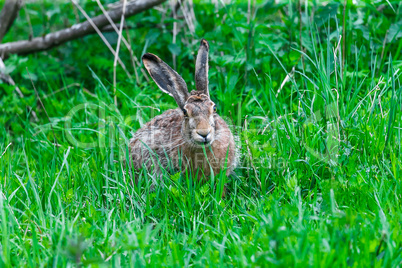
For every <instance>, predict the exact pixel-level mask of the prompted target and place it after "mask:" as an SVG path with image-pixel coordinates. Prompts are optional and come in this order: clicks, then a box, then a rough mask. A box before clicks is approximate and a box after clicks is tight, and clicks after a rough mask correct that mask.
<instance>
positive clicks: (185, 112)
mask: <svg viewBox="0 0 402 268" xmlns="http://www.w3.org/2000/svg"><path fill="white" fill-rule="evenodd" d="M181 110H182V112H183V114H184V117H188V114H187V110H186V109H181Z"/></svg>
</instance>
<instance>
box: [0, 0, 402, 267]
mask: <svg viewBox="0 0 402 268" xmlns="http://www.w3.org/2000/svg"><path fill="white" fill-rule="evenodd" d="M45 3H47V5H48V6H49V7H51V8H54V7H55V4H53V3H50V2H49V3H48V2H45ZM381 5H382V4H380V3H377V2H375V3H374V4H371V3H360V2H359V3H358V4H357V5H355V4H352V3H349V6H348V13H347V14H349V17H347V18H346V25H345V31H343V29H342V23H341V22H342V21H343V17H342V6H341V5H340V3H339V4H337V3H334V4H331V5H321V4H317V5H313V3H310V2H308V1H306V2H305V3H302V7H301V11H302V32H301V33H300V31H299V23H298V20H299V13H298V11H297V6H296V5H295V3H293V2H292V1H289V2H288V1H286V2H283V3H282V2H281V3H278V4H275V3H273V1H272V2H271V1H268V2H263V3H255V2H252V3H250V8H248V6H247V5H244V4H243V2H239V3H231V4H223V3H222V2H219V3H215V2H211V3H208V4H201V3H196V4H195V5H194V11H195V14H196V18H197V20H198V22H197V24H196V33H195V35H191V34H190V33H189V32H188V30H187V29H186V24H185V23H184V22H180V23H179V27H180V28H179V29H181V30H180V31H179V33H178V38H177V40H178V44H177V45H176V46H170V47H168V46H169V44H170V43H169V40H170V39H171V33H170V32H169V30H170V28H171V27H172V25H171V24H172V23H170V21H167V22H166V20H169V19H167V18H165V21H163V18H164V16H165V15H163V14H164V13H161V12H160V11H158V10H152V11H150V12H148V13H146V14H143V15H140V16H139V17H137V18H135V19H133V20H132V22H133V23H135V22H136V21H145V22H154V21H158V22H159V21H161V22H160V23H158V25H162V24H163V23H165V24H163V25H165V27H167V29H166V28H163V27H162V28H160V29H149V27H145V28H141V26H138V27H139V28H136V29H135V30H131V31H130V36H132V37H133V38H135V40H137V41H136V42H138V43H137V44H133V51H134V52H135V53H137V54H138V55H137V56H140V54H141V53H143V51H145V50H147V51H150V52H153V53H156V54H159V55H160V56H161V58H163V59H165V60H166V61H167V62H168V63H171V61H170V60H171V59H172V53H173V54H174V53H176V50H177V49H179V50H180V53H178V54H177V55H175V57H176V63H177V69H178V72H179V73H180V74H182V75H183V77H184V78H185V80H186V81H187V83H188V85H189V88H192V87H193V85H194V84H193V82H192V81H193V77H192V74H193V71H194V64H193V60H194V54H193V53H194V51H196V48H197V45H198V39H199V38H201V37H205V38H206V39H208V40H209V41H210V44H211V53H212V55H211V61H210V72H209V73H210V91H211V95H212V99H213V100H214V101H215V102H216V103H217V105H218V113H219V114H221V115H222V116H223V117H224V118H225V119H226V121H227V122H228V123H230V124H231V125H232V126H233V132H234V133H235V134H236V135H237V136H238V146H239V152H240V158H239V165H238V167H237V169H236V170H235V175H234V176H231V177H229V178H226V177H225V176H223V175H222V174H215V176H214V177H213V179H212V180H211V181H210V182H209V183H205V184H201V183H198V182H197V181H196V180H195V179H193V176H191V174H188V173H186V172H184V173H180V171H172V170H166V171H165V172H164V175H163V176H162V179H161V180H159V179H158V178H156V177H155V176H154V175H153V173H152V172H148V171H147V170H146V169H144V170H141V171H139V172H133V171H130V168H129V167H128V166H127V164H126V163H127V161H124V160H127V157H128V156H127V152H128V143H127V141H128V139H130V137H131V132H132V131H135V130H136V129H138V128H139V127H140V126H141V124H143V123H145V122H147V121H148V120H149V119H150V118H152V117H153V116H155V115H157V114H160V113H162V112H163V111H165V110H167V109H169V108H175V104H174V101H173V100H172V99H171V98H170V97H168V96H165V95H163V93H162V92H160V91H158V90H157V87H156V86H155V84H154V83H152V82H147V81H146V80H145V79H144V77H142V78H141V79H142V80H141V81H134V82H133V81H132V80H130V79H127V77H126V76H125V74H124V73H123V72H120V73H117V84H116V99H117V103H118V105H117V106H116V105H115V102H114V97H115V96H114V95H113V89H114V83H112V82H110V81H112V77H113V76H112V68H111V66H113V57H112V56H111V55H109V54H108V53H107V50H106V49H105V48H102V47H101V46H102V44H101V41H99V40H98V39H97V38H96V37H95V36H94V37H90V38H85V39H84V40H83V41H77V42H73V43H72V44H68V45H66V46H65V47H60V48H59V50H60V51H61V52H57V51H51V52H48V54H46V53H42V54H38V55H35V56H27V57H12V58H10V59H9V60H8V61H7V62H6V65H7V64H8V65H12V64H16V65H17V64H18V66H17V67H16V71H15V72H14V73H12V75H14V76H15V77H16V78H21V79H20V87H21V88H22V89H24V93H25V94H26V98H25V99H22V100H21V99H17V98H16V97H13V96H12V95H11V93H10V95H9V97H4V98H3V99H2V103H3V104H2V106H3V107H5V106H7V108H2V109H3V110H4V115H3V117H0V118H1V120H2V125H1V126H0V140H1V143H0V155H1V157H0V192H1V194H0V219H1V224H0V226H1V227H0V232H1V254H0V256H1V258H0V262H1V266H5V267H11V266H15V267H24V266H31V267H37V266H54V267H58V266H61V267H65V266H69V267H74V266H77V267H78V266H82V265H84V266H91V267H98V266H113V267H119V266H156V267H160V266H239V267H242V266H271V265H272V266H301V267H305V266H315V267H339V266H342V267H346V266H359V267H365V266H375V267H382V266H384V267H398V266H400V265H401V261H402V239H401V238H402V233H401V228H400V224H401V221H402V206H401V192H402V189H401V175H400V174H402V173H401V169H402V158H401V116H402V113H401V107H402V106H401V104H402V102H401V85H400V74H401V71H400V67H401V66H402V65H401V63H402V61H401V59H400V56H399V55H400V48H401V42H402V41H401V40H402V39H401V38H400V37H398V36H399V33H398V32H396V33H394V36H393V37H392V39H389V37H388V39H387V37H386V33H387V32H388V33H387V35H389V34H390V32H391V33H392V31H391V30H392V29H394V26H393V25H399V24H398V23H399V22H398V21H400V18H401V6H400V4H398V3H396V2H391V1H389V4H384V5H383V6H381ZM27 6H28V7H27V8H28V9H29V8H32V9H33V10H35V8H36V7H35V6H34V4H31V5H27ZM60 6H61V7H63V5H61V4H60ZM379 6H381V8H382V9H383V10H382V11H381V12H379V11H376V10H377V9H376V8H379ZM391 7H392V8H391ZM65 8H67V7H65ZM87 8H89V7H87ZM163 8H164V10H165V11H166V12H167V13H166V14H169V12H170V8H169V6H164V7H163ZM393 9H395V12H394V11H392V10H393ZM389 14H391V15H389ZM387 15H388V17H387ZM72 18H74V17H72ZM369 21H376V22H381V23H382V24H379V25H380V26H379V27H375V26H372V25H371V24H368V23H369ZM18 23H19V24H17V25H16V27H17V29H18V27H22V28H23V27H24V26H23V25H22V24H23V21H19V22H18ZM166 25H167V26H166ZM356 29H360V30H356ZM343 32H345V33H346V36H342V34H343ZM366 35H368V38H369V40H366V39H365V36H366ZM115 37H116V36H109V38H110V39H111V40H113V38H115ZM300 37H302V40H300ZM366 37H367V36H366ZM9 38H11V37H9ZM384 39H385V40H386V41H387V42H386V46H384V47H382V46H381V45H382V44H383V42H384ZM157 40H159V41H157ZM343 40H345V41H343ZM299 41H300V42H299ZM81 42H83V43H84V44H86V45H88V46H87V47H86V46H83V45H82V43H81ZM343 42H344V43H345V49H343V48H342V44H343ZM300 43H301V44H302V45H301V46H300ZM89 44H92V45H89ZM85 47H86V48H85ZM95 51H96V53H97V55H99V56H98V57H96V59H94V56H93V54H91V52H95ZM343 51H345V53H346V55H343V54H342V53H343ZM121 53H122V55H121V58H122V60H123V61H124V60H129V59H130V55H129V53H127V55H125V54H124V51H121ZM70 54H71V55H72V56H71V57H73V58H72V59H69V58H63V60H64V61H62V62H59V63H56V62H57V61H56V60H55V57H56V56H57V55H59V56H60V57H63V55H70ZM78 55H81V57H82V59H81V60H80V61H79V62H78V63H77V59H74V57H80V56H78ZM343 58H344V59H345V60H344V61H343ZM83 60H87V64H88V66H89V67H90V68H88V66H86V65H85V64H86V63H83V62H82V61H83ZM52 63H54V64H55V65H57V66H58V67H57V68H58V69H56V70H53V69H52V68H55V67H49V66H48V65H50V64H52ZM21 65H27V66H28V68H29V69H30V72H31V69H32V68H33V67H32V66H34V67H35V68H34V70H32V73H33V74H34V75H35V76H34V79H33V80H34V83H35V84H36V85H37V88H38V91H39V95H40V96H41V97H42V100H43V103H44V106H45V107H46V109H47V111H48V113H49V116H50V123H49V122H48V119H47V117H46V115H45V113H44V111H43V109H41V106H39V105H37V104H36V101H37V100H36V99H35V97H32V96H34V92H33V89H31V86H30V81H29V80H28V79H24V72H23V69H21V68H22V67H20V66H21ZM71 66H75V67H76V68H77V69H76V70H71ZM138 68H140V67H138ZM105 70H106V71H105ZM137 72H138V73H139V74H140V73H141V72H140V69H138V70H137ZM15 80H16V79H15ZM71 83H80V86H79V87H75V86H72V87H67V86H68V85H70V84H71ZM137 83H138V84H137ZM60 88H63V89H62V90H61V91H57V89H60ZM7 90H8V89H6V88H5V89H4V91H5V92H8V91H7ZM47 94H52V95H51V96H49V97H47V98H45V97H44V96H46V95H47ZM6 101H9V102H8V104H7V105H6ZM26 104H29V105H31V106H32V107H34V109H35V111H36V112H37V114H38V116H39V118H40V121H39V122H35V121H34V120H33V119H32V115H31V111H20V110H18V107H24V105H26ZM19 109H21V108H19ZM10 115H13V116H10ZM15 115H18V116H15ZM51 126H52V127H53V129H54V131H55V133H56V134H55V137H54V135H53V132H52V130H51ZM55 138H56V139H55ZM10 143H11V145H10V146H8V145H9V144H10ZM134 181H136V182H137V183H133V182H134ZM225 183H226V185H227V187H228V193H227V194H226V195H225V197H223V198H222V194H221V193H222V188H223V187H222V186H223V185H224V184H225Z"/></svg>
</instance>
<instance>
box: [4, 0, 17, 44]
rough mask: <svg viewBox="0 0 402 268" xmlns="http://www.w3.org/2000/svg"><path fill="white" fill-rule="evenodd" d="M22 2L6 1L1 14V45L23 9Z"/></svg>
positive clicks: (15, 0)
mask: <svg viewBox="0 0 402 268" xmlns="http://www.w3.org/2000/svg"><path fill="white" fill-rule="evenodd" d="M21 4H22V3H21V0H6V2H5V3H4V6H3V8H2V9H1V12H0V43H1V41H2V40H3V37H4V36H5V35H6V33H7V32H8V30H9V29H10V27H11V25H13V22H14V20H15V19H16V18H17V15H18V11H19V10H20V8H21Z"/></svg>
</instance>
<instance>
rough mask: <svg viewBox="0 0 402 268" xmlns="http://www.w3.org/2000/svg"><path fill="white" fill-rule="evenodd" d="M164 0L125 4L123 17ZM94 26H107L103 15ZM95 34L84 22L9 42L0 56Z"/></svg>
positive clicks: (114, 13) (117, 14) (114, 14)
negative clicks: (28, 38) (31, 37)
mask: <svg viewBox="0 0 402 268" xmlns="http://www.w3.org/2000/svg"><path fill="white" fill-rule="evenodd" d="M165 1H166V0H136V1H130V2H128V3H127V6H126V12H125V14H124V16H125V17H126V18H127V17H130V16H133V15H135V14H138V13H140V12H142V11H145V10H147V9H150V8H152V7H154V6H156V5H158V4H161V3H163V2H165ZM122 13H123V8H118V9H114V10H110V11H109V12H107V15H108V16H109V17H110V18H111V19H112V21H113V22H116V21H119V20H120V19H121V16H122ZM91 20H92V22H93V23H94V25H95V26H96V27H98V28H102V27H104V26H106V25H108V24H109V21H108V19H107V17H106V16H105V15H99V16H96V17H94V18H92V19H91ZM94 32H95V29H94V27H92V25H91V23H90V22H88V21H85V22H83V23H79V24H75V25H73V26H72V27H70V28H67V29H63V30H60V31H57V32H54V33H50V34H47V35H45V36H43V37H36V38H33V39H32V40H24V41H17V42H10V43H5V44H0V56H1V57H2V58H4V57H7V56H8V55H9V54H29V53H33V52H38V51H43V50H47V49H50V48H52V47H55V46H58V45H60V44H63V43H65V42H68V41H71V40H75V39H78V38H81V37H83V36H85V35H88V34H92V33H94Z"/></svg>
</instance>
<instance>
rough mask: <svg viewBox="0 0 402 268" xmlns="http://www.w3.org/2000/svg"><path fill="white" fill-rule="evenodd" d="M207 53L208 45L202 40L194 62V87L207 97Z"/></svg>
mask: <svg viewBox="0 0 402 268" xmlns="http://www.w3.org/2000/svg"><path fill="white" fill-rule="evenodd" d="M208 52H209V44H208V42H207V40H205V39H202V40H201V44H200V48H199V49H198V55H197V61H196V62H195V86H196V88H197V91H201V92H203V93H204V94H205V95H207V96H208V97H209V90H208Z"/></svg>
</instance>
